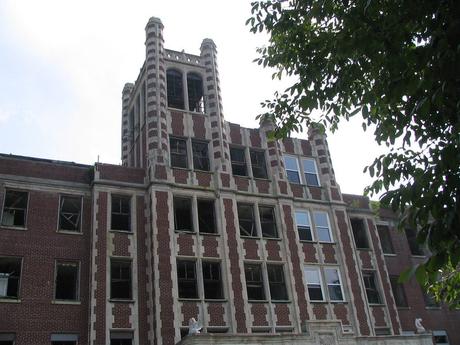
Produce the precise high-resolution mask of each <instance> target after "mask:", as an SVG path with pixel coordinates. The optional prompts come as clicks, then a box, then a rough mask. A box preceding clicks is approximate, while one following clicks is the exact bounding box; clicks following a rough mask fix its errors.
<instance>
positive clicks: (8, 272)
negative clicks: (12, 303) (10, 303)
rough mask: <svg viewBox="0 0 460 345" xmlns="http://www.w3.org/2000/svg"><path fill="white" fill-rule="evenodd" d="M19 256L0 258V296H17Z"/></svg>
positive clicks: (19, 270) (19, 271)
mask: <svg viewBox="0 0 460 345" xmlns="http://www.w3.org/2000/svg"><path fill="white" fill-rule="evenodd" d="M21 261H22V259H21V258H11V257H3V258H0V298H14V299H16V298H18V297H19V281H20V278H21Z"/></svg>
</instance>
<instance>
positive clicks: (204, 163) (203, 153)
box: [192, 140, 209, 171]
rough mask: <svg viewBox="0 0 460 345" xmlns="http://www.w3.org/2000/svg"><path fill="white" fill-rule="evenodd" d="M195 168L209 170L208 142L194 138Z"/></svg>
mask: <svg viewBox="0 0 460 345" xmlns="http://www.w3.org/2000/svg"><path fill="white" fill-rule="evenodd" d="M192 153H193V169H195V170H204V171H209V156H208V143H207V142H204V141H196V140H192Z"/></svg>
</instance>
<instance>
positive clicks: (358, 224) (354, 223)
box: [350, 218, 369, 249]
mask: <svg viewBox="0 0 460 345" xmlns="http://www.w3.org/2000/svg"><path fill="white" fill-rule="evenodd" d="M350 222H351V228H352V230H353V237H354V239H355V244H356V248H363V249H367V248H369V242H368V240H367V234H366V227H365V225H364V221H363V220H362V219H357V218H352V219H350Z"/></svg>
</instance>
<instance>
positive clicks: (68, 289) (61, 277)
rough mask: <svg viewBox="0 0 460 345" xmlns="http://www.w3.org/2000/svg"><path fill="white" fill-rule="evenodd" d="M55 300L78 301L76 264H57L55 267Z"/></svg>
mask: <svg viewBox="0 0 460 345" xmlns="http://www.w3.org/2000/svg"><path fill="white" fill-rule="evenodd" d="M55 298H56V299H57V300H67V301H76V300H78V262H58V263H57V265H56V287H55Z"/></svg>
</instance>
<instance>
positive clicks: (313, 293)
mask: <svg viewBox="0 0 460 345" xmlns="http://www.w3.org/2000/svg"><path fill="white" fill-rule="evenodd" d="M305 279H306V280H307V290H308V297H309V298H310V301H323V300H324V298H323V296H324V295H323V288H322V283H321V273H320V270H319V267H305Z"/></svg>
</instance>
